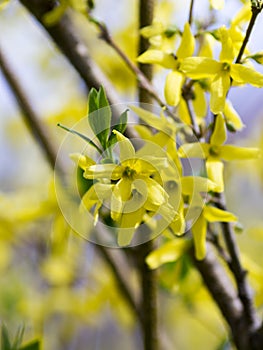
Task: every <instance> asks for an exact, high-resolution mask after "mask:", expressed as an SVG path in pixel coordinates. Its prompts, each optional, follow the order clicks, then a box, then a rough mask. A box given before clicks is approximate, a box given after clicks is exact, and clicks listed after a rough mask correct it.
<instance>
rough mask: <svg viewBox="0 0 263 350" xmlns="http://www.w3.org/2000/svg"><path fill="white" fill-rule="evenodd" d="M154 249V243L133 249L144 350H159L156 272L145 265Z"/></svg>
mask: <svg viewBox="0 0 263 350" xmlns="http://www.w3.org/2000/svg"><path fill="white" fill-rule="evenodd" d="M153 249H154V242H153V241H149V242H146V243H144V244H142V245H140V246H138V247H136V248H135V249H134V261H135V262H136V265H137V269H138V272H139V275H140V280H141V291H142V296H141V305H140V309H141V312H142V321H143V323H142V327H143V332H144V350H158V349H159V334H158V315H157V271H156V270H151V269H150V268H149V266H148V265H147V264H146V262H145V259H146V257H147V255H148V254H149V253H150V252H151V251H152V250H153Z"/></svg>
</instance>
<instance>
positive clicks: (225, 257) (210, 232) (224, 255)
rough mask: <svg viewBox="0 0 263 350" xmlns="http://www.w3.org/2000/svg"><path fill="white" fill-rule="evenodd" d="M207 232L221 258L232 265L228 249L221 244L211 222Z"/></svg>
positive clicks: (208, 238) (209, 240)
mask: <svg viewBox="0 0 263 350" xmlns="http://www.w3.org/2000/svg"><path fill="white" fill-rule="evenodd" d="M207 232H208V237H207V240H208V242H210V243H211V244H212V245H213V246H214V247H215V248H216V250H217V251H218V253H219V255H220V256H221V258H222V259H223V260H224V262H226V263H227V265H228V266H229V268H230V265H231V259H230V256H229V255H228V254H227V252H226V250H225V249H224V248H223V247H222V245H221V244H220V242H219V239H218V235H217V234H216V233H215V232H214V231H213V230H212V229H211V225H210V224H208V227H207ZM230 270H231V268H230Z"/></svg>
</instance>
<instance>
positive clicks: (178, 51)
mask: <svg viewBox="0 0 263 350" xmlns="http://www.w3.org/2000/svg"><path fill="white" fill-rule="evenodd" d="M210 5H211V7H212V8H214V9H215V10H217V9H218V8H219V7H222V6H224V2H223V1H220V2H215V1H210ZM250 11H251V9H250V8H249V7H248V6H247V5H244V6H243V8H242V9H241V11H240V12H239V13H238V14H237V15H236V16H235V17H234V18H233V19H232V22H231V24H230V26H229V28H226V27H225V26H222V27H220V28H217V29H213V30H205V29H199V30H198V31H197V32H196V33H195V34H193V32H192V29H191V25H190V23H186V24H185V25H184V28H183V31H182V32H180V30H179V28H175V27H174V26H173V27H167V28H166V27H165V26H164V25H163V24H161V23H158V22H155V23H153V25H152V26H148V27H146V28H143V29H142V35H143V36H145V37H146V38H147V39H149V42H150V47H149V49H148V50H147V51H146V52H144V53H143V54H141V55H140V56H139V57H138V61H139V62H140V63H146V64H157V65H159V66H161V67H163V68H164V69H166V70H168V74H167V77H166V81H165V86H164V95H165V98H166V102H167V104H168V105H170V106H171V107H172V108H173V112H172V113H174V114H175V116H176V117H177V118H178V119H179V120H181V123H180V122H175V120H176V118H172V117H171V116H167V115H165V110H163V111H161V113H160V116H159V115H155V114H154V113H152V112H150V111H148V110H146V109H144V108H140V107H136V106H130V109H132V111H133V112H134V113H135V114H136V115H137V117H139V118H140V120H141V121H142V123H140V125H136V126H135V127H134V128H135V130H136V132H137V133H138V135H139V138H140V140H141V143H142V144H143V145H142V146H140V147H139V148H138V147H135V144H134V143H133V142H132V140H130V139H128V138H127V137H125V136H124V135H123V134H124V132H125V129H126V124H127V111H125V112H124V113H123V114H122V115H121V117H120V119H119V122H118V124H117V125H115V126H114V125H111V111H110V107H109V105H108V102H107V98H106V96H105V93H104V91H103V90H100V91H98V92H97V91H95V90H92V91H91V93H90V97H89V117H88V118H89V123H90V126H91V129H92V130H93V133H94V135H95V138H96V139H97V140H95V138H94V140H95V141H94V140H90V139H88V138H85V137H83V138H84V139H85V140H86V141H87V142H88V143H89V145H91V146H92V147H95V148H96V151H98V153H99V158H97V161H95V160H93V159H91V158H90V157H89V156H87V155H84V154H74V155H72V158H73V159H74V160H75V161H76V163H77V166H78V167H79V168H80V169H81V171H82V176H83V178H84V179H86V180H87V181H89V186H88V188H87V190H86V191H85V193H84V195H83V196H82V198H81V206H82V208H85V209H86V210H88V211H89V212H90V213H92V215H93V216H94V223H95V224H96V223H97V222H98V219H99V218H102V220H104V221H107V222H109V218H110V220H111V225H112V226H113V227H114V229H116V232H117V244H118V245H119V246H127V245H130V244H133V243H134V244H137V243H138V242H139V240H140V239H141V241H140V242H143V241H144V238H142V237H141V238H138V237H139V236H140V235H141V236H143V235H144V234H145V232H144V231H147V232H148V231H150V232H151V234H150V235H148V236H147V237H148V239H151V238H152V237H154V233H155V232H157V231H158V230H159V231H158V232H159V233H160V232H165V233H166V234H167V235H168V237H170V238H171V237H172V239H174V237H175V236H182V235H185V236H186V237H187V238H189V239H190V240H191V242H193V243H194V246H195V252H196V257H197V259H203V258H204V257H205V255H206V239H207V227H208V224H209V225H210V223H213V222H236V221H237V217H236V216H235V215H233V214H231V213H229V212H227V211H225V210H222V209H220V208H218V207H217V205H216V198H217V197H218V194H219V193H222V192H223V191H224V172H223V170H224V162H225V161H233V160H247V159H253V158H257V157H258V156H259V151H258V149H256V148H244V147H238V146H236V145H231V144H227V131H229V132H234V131H238V130H240V129H242V128H243V127H244V124H243V122H242V120H241V118H240V116H239V115H238V113H237V112H236V111H235V109H234V107H233V106H232V104H231V102H230V101H229V100H228V98H227V96H228V92H229V89H230V88H231V86H240V85H244V84H250V85H253V86H255V87H262V86H263V75H262V74H261V73H259V72H257V71H256V70H255V68H254V67H253V65H252V60H254V61H256V62H258V63H260V59H259V57H260V54H250V53H249V51H248V50H247V49H246V48H245V47H243V45H242V43H243V41H244V33H243V31H242V23H243V22H246V21H247V20H249V18H250V17H249V14H250ZM171 28H172V29H171ZM175 39H176V40H175ZM178 40H179V45H177V46H176V48H175V47H174V43H175V42H176V41H177V43H178ZM216 43H220V45H221V51H220V53H219V57H217V55H216V50H215V46H216ZM241 47H242V48H241ZM243 54H244V55H245V54H246V57H244V58H243V59H242V56H243ZM208 97H209V101H208ZM100 109H104V110H105V113H102V112H101V111H100ZM170 112H171V111H170ZM170 115H171V113H170ZM187 125H188V126H187ZM75 133H76V132H75ZM82 136H83V135H82ZM179 139H180V142H179V141H178V140H179ZM178 144H180V146H179V147H178ZM185 158H187V159H188V160H189V159H191V158H199V159H200V161H201V163H202V165H203V167H202V169H200V171H199V173H195V174H194V173H192V174H191V175H190V176H186V175H184V159H185ZM164 223H165V224H164ZM141 225H145V226H146V228H147V229H143V230H138V231H137V229H138V228H140V227H141ZM137 232H138V233H137ZM135 242H137V243H135ZM186 246H187V247H188V244H186Z"/></svg>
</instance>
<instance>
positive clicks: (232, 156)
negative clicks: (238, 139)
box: [220, 145, 260, 160]
mask: <svg viewBox="0 0 263 350" xmlns="http://www.w3.org/2000/svg"><path fill="white" fill-rule="evenodd" d="M220 156H221V158H222V159H224V160H247V159H255V158H259V157H260V150H259V149H258V148H249V147H238V146H232V145H224V146H222V148H221V152H220Z"/></svg>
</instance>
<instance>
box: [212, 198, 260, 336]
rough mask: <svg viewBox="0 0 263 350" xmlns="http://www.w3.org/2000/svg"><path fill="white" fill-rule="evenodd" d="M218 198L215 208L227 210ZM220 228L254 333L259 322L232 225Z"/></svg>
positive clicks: (245, 312) (224, 225) (225, 224)
mask: <svg viewBox="0 0 263 350" xmlns="http://www.w3.org/2000/svg"><path fill="white" fill-rule="evenodd" d="M218 198H219V201H217V203H216V206H217V207H218V208H220V209H222V210H227V209H226V204H225V199H224V196H223V194H220V195H219V196H218ZM221 226H222V229H223V236H224V239H225V243H226V246H227V249H228V252H229V255H230V258H231V261H230V263H229V267H230V269H231V271H232V272H233V275H234V277H235V280H236V284H237V288H238V295H239V298H240V300H241V302H242V304H243V306H244V314H245V317H246V321H247V325H248V327H249V328H250V329H251V330H253V331H254V330H255V329H257V328H258V327H259V320H258V318H257V314H256V311H255V307H254V303H253V298H252V291H251V288H250V286H249V284H248V281H247V271H245V270H244V268H243V267H242V264H241V261H240V253H239V249H238V245H237V242H236V237H235V232H234V231H233V227H232V225H231V224H230V223H228V222H222V223H221Z"/></svg>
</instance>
